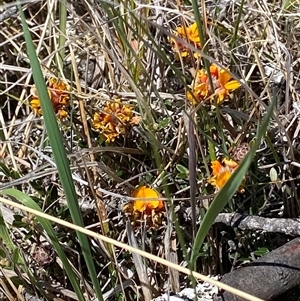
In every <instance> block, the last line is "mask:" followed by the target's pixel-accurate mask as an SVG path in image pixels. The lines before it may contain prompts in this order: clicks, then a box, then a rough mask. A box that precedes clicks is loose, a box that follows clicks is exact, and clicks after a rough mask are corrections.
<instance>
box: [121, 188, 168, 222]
mask: <svg viewBox="0 0 300 301" xmlns="http://www.w3.org/2000/svg"><path fill="white" fill-rule="evenodd" d="M132 197H133V198H136V200H133V201H131V202H129V203H127V204H125V206H124V208H123V210H124V212H125V213H127V214H128V216H129V217H130V219H131V220H132V222H133V224H134V225H136V224H138V223H142V222H143V221H144V222H146V224H147V226H148V227H150V228H151V227H153V228H157V227H158V226H159V225H161V223H162V217H163V216H164V214H165V207H164V203H163V202H162V201H161V200H160V199H159V194H158V193H157V192H156V191H155V190H154V189H152V188H149V187H147V186H141V187H139V188H137V189H136V190H134V191H133V193H132Z"/></svg>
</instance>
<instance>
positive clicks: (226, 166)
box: [208, 159, 243, 192]
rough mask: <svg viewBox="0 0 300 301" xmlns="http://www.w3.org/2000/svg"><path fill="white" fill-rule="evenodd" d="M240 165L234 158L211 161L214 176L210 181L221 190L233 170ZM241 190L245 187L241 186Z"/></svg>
mask: <svg viewBox="0 0 300 301" xmlns="http://www.w3.org/2000/svg"><path fill="white" fill-rule="evenodd" d="M237 167H238V163H236V162H235V161H233V160H231V159H230V160H227V159H223V161H222V163H221V162H220V161H218V160H214V161H212V162H211V169H212V174H213V176H212V177H211V178H210V179H209V180H208V182H209V183H210V184H211V185H213V186H214V187H215V188H216V189H217V190H220V189H221V188H222V187H223V186H224V185H225V184H226V182H227V181H228V180H229V178H230V177H231V175H232V174H233V172H234V171H235V170H236V168H237ZM239 192H243V188H242V187H240V188H239Z"/></svg>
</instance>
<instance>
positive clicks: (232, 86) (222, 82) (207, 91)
mask: <svg viewBox="0 0 300 301" xmlns="http://www.w3.org/2000/svg"><path fill="white" fill-rule="evenodd" d="M209 70H210V74H211V79H212V84H213V88H214V89H213V90H214V94H213V90H212V89H211V85H210V82H209V77H208V74H207V72H206V70H204V69H202V70H199V71H198V72H197V74H196V77H195V79H194V82H193V83H192V85H191V88H192V94H191V92H189V93H188V94H187V99H188V100H189V101H191V102H192V103H193V104H197V102H200V101H205V100H206V99H208V98H210V101H211V102H213V96H216V97H217V103H218V104H220V103H222V102H223V101H224V100H225V99H227V98H228V96H229V93H230V92H232V91H234V90H236V89H237V88H239V87H240V83H239V82H238V81H236V80H233V79H231V75H230V74H229V73H228V71H226V70H224V69H220V68H218V67H217V66H215V65H211V66H210V68H209Z"/></svg>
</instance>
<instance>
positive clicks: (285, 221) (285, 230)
mask: <svg viewBox="0 0 300 301" xmlns="http://www.w3.org/2000/svg"><path fill="white" fill-rule="evenodd" d="M215 223H223V224H225V225H227V226H231V227H237V228H239V229H241V230H260V231H266V232H273V233H282V234H286V235H291V236H299V235H300V219H291V218H266V217H260V216H248V215H243V214H240V213H220V214H219V215H218V217H217V218H216V220H215Z"/></svg>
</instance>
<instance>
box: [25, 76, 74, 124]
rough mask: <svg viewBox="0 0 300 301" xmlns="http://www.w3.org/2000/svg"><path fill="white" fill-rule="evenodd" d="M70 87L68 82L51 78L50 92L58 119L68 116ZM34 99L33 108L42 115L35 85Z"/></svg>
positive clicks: (33, 90)
mask: <svg viewBox="0 0 300 301" xmlns="http://www.w3.org/2000/svg"><path fill="white" fill-rule="evenodd" d="M68 91H69V87H68V85H67V84H66V83H64V82H63V81H61V80H58V79H56V78H50V79H49V84H48V94H49V98H50V100H51V102H52V105H53V109H54V112H55V114H56V116H57V118H58V119H64V118H66V117H67V116H68V112H67V109H68V107H69V105H70V95H69V92H68ZM31 94H32V99H31V101H30V106H31V108H32V110H33V111H34V112H35V113H36V114H38V115H42V109H41V103H40V100H39V98H38V94H37V90H36V88H35V86H33V87H32V88H31Z"/></svg>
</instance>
